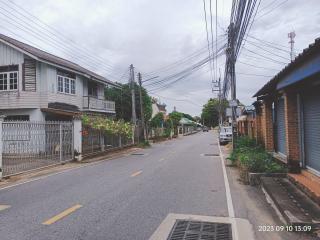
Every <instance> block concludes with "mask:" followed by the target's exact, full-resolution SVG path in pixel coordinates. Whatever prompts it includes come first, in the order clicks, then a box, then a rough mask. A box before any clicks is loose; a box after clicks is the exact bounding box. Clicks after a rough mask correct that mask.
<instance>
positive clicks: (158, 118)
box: [150, 112, 164, 128]
mask: <svg viewBox="0 0 320 240" xmlns="http://www.w3.org/2000/svg"><path fill="white" fill-rule="evenodd" d="M163 123H164V115H163V113H162V112H159V113H157V114H156V115H155V116H154V117H153V118H152V119H151V121H150V125H151V127H154V128H159V127H162V126H163Z"/></svg>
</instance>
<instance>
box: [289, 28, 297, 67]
mask: <svg viewBox="0 0 320 240" xmlns="http://www.w3.org/2000/svg"><path fill="white" fill-rule="evenodd" d="M295 37H296V33H295V32H294V31H293V32H290V33H288V38H290V41H289V43H290V48H291V51H290V59H291V62H292V61H293V60H294V58H295V54H294V38H295Z"/></svg>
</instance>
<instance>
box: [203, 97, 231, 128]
mask: <svg viewBox="0 0 320 240" xmlns="http://www.w3.org/2000/svg"><path fill="white" fill-rule="evenodd" d="M227 106H228V102H227V100H222V104H221V111H222V116H223V119H224V117H225V110H226V107H227ZM201 120H202V121H203V123H204V125H206V126H209V127H215V126H217V125H218V124H219V99H216V98H215V99H213V98H210V99H209V100H208V102H207V103H206V104H205V105H204V106H203V108H202V113H201Z"/></svg>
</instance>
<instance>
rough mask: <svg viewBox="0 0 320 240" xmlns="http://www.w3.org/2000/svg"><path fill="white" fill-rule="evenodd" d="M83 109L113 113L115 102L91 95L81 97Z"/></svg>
mask: <svg viewBox="0 0 320 240" xmlns="http://www.w3.org/2000/svg"><path fill="white" fill-rule="evenodd" d="M83 110H84V111H92V112H104V113H115V112H116V111H115V102H113V101H107V100H104V99H99V98H97V97H93V96H84V97H83Z"/></svg>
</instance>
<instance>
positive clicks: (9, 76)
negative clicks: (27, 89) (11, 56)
mask: <svg viewBox="0 0 320 240" xmlns="http://www.w3.org/2000/svg"><path fill="white" fill-rule="evenodd" d="M17 89H18V72H0V91H8V90H17Z"/></svg>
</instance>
